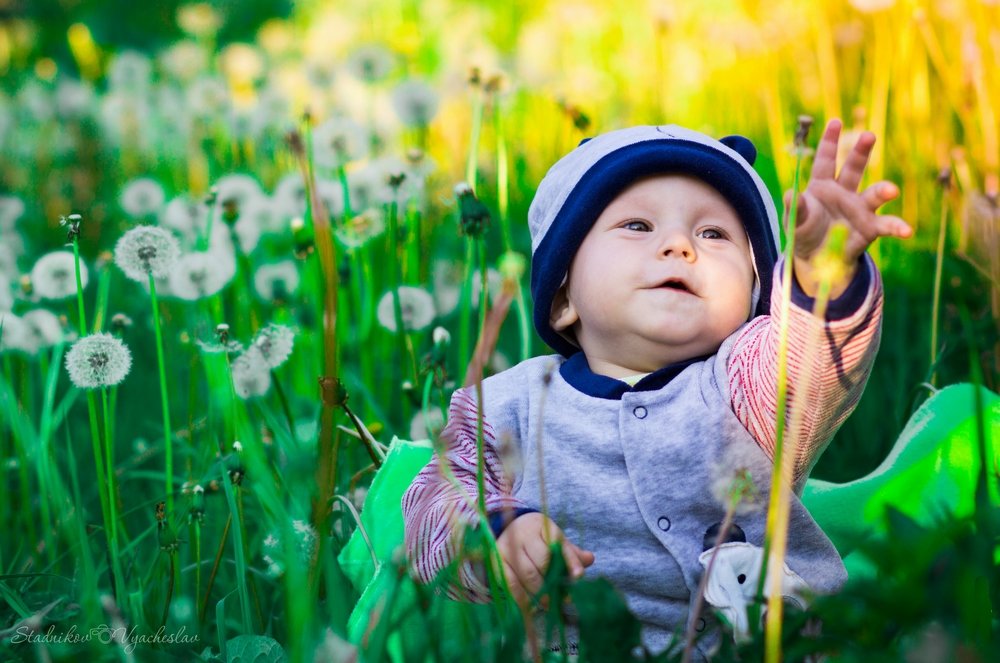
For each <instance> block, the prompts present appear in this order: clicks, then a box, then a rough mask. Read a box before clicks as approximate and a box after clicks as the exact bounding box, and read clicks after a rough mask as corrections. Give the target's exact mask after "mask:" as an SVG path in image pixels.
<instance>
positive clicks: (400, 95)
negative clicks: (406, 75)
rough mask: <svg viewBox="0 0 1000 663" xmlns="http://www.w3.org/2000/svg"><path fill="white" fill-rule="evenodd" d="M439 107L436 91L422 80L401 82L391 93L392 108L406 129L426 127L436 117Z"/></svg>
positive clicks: (438, 97)
mask: <svg viewBox="0 0 1000 663" xmlns="http://www.w3.org/2000/svg"><path fill="white" fill-rule="evenodd" d="M439 105H440V96H439V95H438V93H437V90H435V89H434V88H433V87H431V86H430V85H428V84H427V83H426V82H424V81H422V80H418V79H411V80H407V81H403V82H402V83H400V84H399V85H397V86H396V87H395V89H393V91H392V107H393V108H394V109H395V111H396V115H398V116H399V121H400V122H402V123H403V125H405V126H407V127H426V126H427V125H428V124H430V123H431V120H433V119H434V116H435V115H437V111H438V106H439Z"/></svg>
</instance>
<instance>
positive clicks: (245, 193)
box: [215, 173, 264, 209]
mask: <svg viewBox="0 0 1000 663" xmlns="http://www.w3.org/2000/svg"><path fill="white" fill-rule="evenodd" d="M215 194H216V195H215V200H216V205H217V206H218V207H219V208H220V209H222V208H225V206H226V205H235V207H236V208H237V209H242V207H243V205H244V204H245V203H246V202H247V201H248V200H250V199H251V198H256V197H259V196H262V195H264V191H263V190H262V189H261V188H260V182H258V181H257V180H256V179H254V177H253V176H252V175H245V174H243V173H230V174H229V175H224V176H222V177H220V178H219V179H218V180H217V181H216V182H215Z"/></svg>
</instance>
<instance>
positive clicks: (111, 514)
mask: <svg viewBox="0 0 1000 663" xmlns="http://www.w3.org/2000/svg"><path fill="white" fill-rule="evenodd" d="M101 406H102V410H103V412H104V456H105V458H104V461H105V470H106V472H107V486H108V521H107V526H106V530H105V534H106V535H107V538H108V550H109V557H110V559H111V573H112V577H113V578H114V581H115V590H116V591H115V595H116V597H118V598H119V599H120V598H121V597H123V596H125V592H126V589H125V581H124V576H123V575H122V569H121V557H120V555H119V553H118V504H117V497H116V496H117V491H116V490H115V468H114V448H113V442H112V439H111V428H110V423H111V415H110V413H109V411H108V390H107V387H105V388H102V389H101Z"/></svg>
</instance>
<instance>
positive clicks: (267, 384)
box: [232, 346, 271, 399]
mask: <svg viewBox="0 0 1000 663" xmlns="http://www.w3.org/2000/svg"><path fill="white" fill-rule="evenodd" d="M232 371H233V387H234V389H235V390H236V394H237V395H238V396H239V397H240V398H243V399H248V398H253V397H255V396H263V395H264V394H266V393H267V392H268V390H270V388H271V369H270V367H269V366H268V364H267V361H265V359H264V357H263V356H262V355H261V353H260V351H259V350H257V349H256V348H254V347H253V346H251V347H250V348H248V349H247V351H246V352H244V353H243V354H241V355H240V356H239V357H237V358H236V359H235V360H233V365H232Z"/></svg>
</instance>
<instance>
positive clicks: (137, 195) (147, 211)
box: [118, 177, 167, 217]
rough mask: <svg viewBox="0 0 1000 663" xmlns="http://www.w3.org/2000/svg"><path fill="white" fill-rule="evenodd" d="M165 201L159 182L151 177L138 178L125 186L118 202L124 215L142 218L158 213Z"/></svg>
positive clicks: (165, 197)
mask: <svg viewBox="0 0 1000 663" xmlns="http://www.w3.org/2000/svg"><path fill="white" fill-rule="evenodd" d="M166 199H167V196H166V194H165V193H164V192H163V186H162V185H161V184H160V183H159V182H157V181H156V180H154V179H153V178H152V177H139V178H136V179H134V180H132V181H131V182H129V183H128V184H126V185H125V188H123V189H122V192H121V196H119V199H118V202H119V204H120V205H121V206H122V209H123V210H125V213H126V214H129V215H131V216H135V217H143V216H150V215H152V214H156V213H157V212H159V211H160V209H162V207H163V203H164V202H166Z"/></svg>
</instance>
